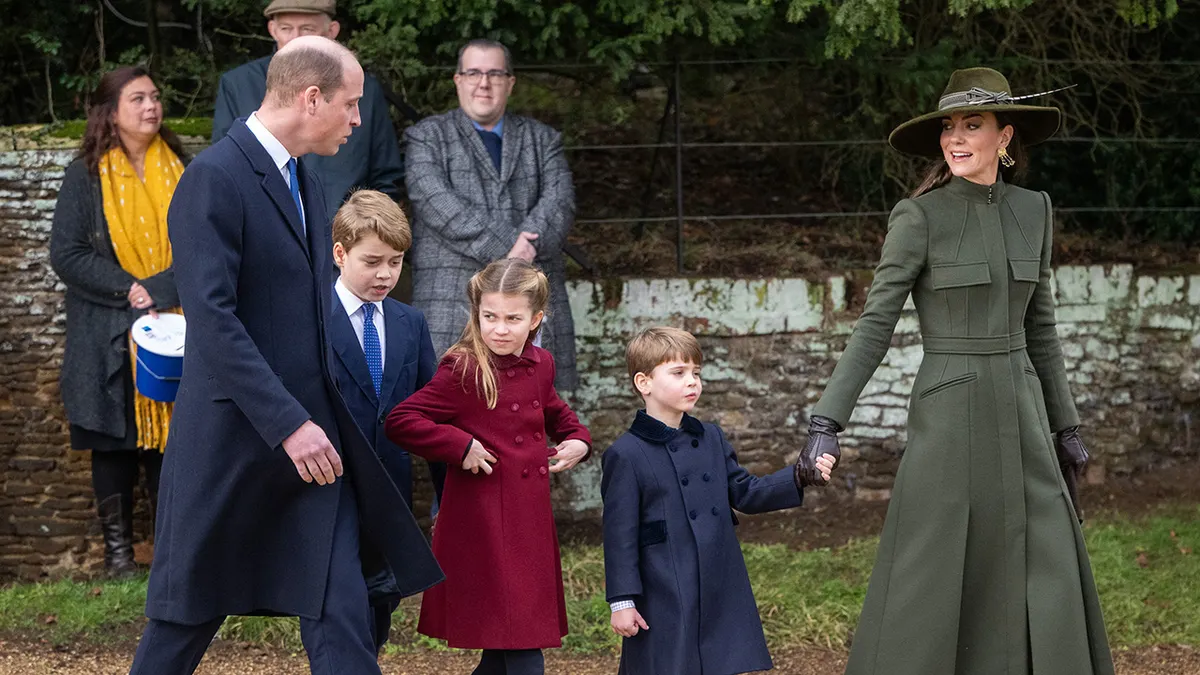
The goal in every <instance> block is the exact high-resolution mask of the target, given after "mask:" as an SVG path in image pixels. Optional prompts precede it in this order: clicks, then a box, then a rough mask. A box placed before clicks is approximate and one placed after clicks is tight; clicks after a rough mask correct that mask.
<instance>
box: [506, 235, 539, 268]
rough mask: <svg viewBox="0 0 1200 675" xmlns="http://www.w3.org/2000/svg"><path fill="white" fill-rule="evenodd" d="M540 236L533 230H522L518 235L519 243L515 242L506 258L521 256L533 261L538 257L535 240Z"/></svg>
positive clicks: (527, 260)
mask: <svg viewBox="0 0 1200 675" xmlns="http://www.w3.org/2000/svg"><path fill="white" fill-rule="evenodd" d="M537 238H538V236H537V235H536V234H534V233H533V232H522V233H521V234H519V235H517V243H515V244H513V247H512V249H510V250H509V252H508V255H506V256H504V257H506V258H521V259H522V260H525V261H526V262H533V259H534V258H536V257H537V249H536V248H534V247H533V240H534V239H537Z"/></svg>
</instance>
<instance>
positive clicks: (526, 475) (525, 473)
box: [521, 469, 529, 478]
mask: <svg viewBox="0 0 1200 675" xmlns="http://www.w3.org/2000/svg"><path fill="white" fill-rule="evenodd" d="M521 478H529V469H521Z"/></svg>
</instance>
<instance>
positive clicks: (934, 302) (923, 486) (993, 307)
mask: <svg viewBox="0 0 1200 675" xmlns="http://www.w3.org/2000/svg"><path fill="white" fill-rule="evenodd" d="M1010 91H1011V90H1010V89H1009V87H1008V81H1007V80H1006V79H1005V78H1004V76H1003V75H1001V74H1000V73H998V72H996V71H994V70H991V69H987V68H972V69H968V70H960V71H957V72H955V73H954V74H953V75H952V76H951V78H950V84H949V86H948V87H947V88H946V92H945V93H944V94H943V96H942V99H941V102H940V104H939V109H938V110H937V111H936V112H933V113H930V114H927V115H922V116H920V117H917V118H916V119H913V120H910V121H909V122H906V123H904V124H902V125H900V126H899V127H898V128H897V129H896V130H895V131H893V132H892V135H891V137H890V139H889V143H890V144H891V145H892V147H894V148H895V149H897V150H899V151H901V152H905V153H909V154H915V155H923V156H930V157H940V158H941V159H942V160H944V161H942V162H939V163H938V165H937V167H935V168H934V169H933V170H932V171H931V173H930V176H929V177H928V178H927V179H926V180H925V182H924V184H923V185H922V186H921V187H920V188H918V190H917V191H916V193H915V194H914V196H913V197H912V198H911V199H905V200H903V201H901V202H900V203H899V204H898V205H897V206H896V208H895V209H894V210H893V211H892V214H891V219H890V221H889V223H888V233H887V238H886V240H885V242H884V245H883V252H882V255H881V258H880V262H879V266H878V268H876V270H875V279H874V282H873V283H872V285H871V290H870V293H869V294H868V296H867V301H866V306H865V308H864V310H863V313H862V316H861V317H860V318H859V321H858V324H857V325H856V326H855V329H854V334H853V335H852V336H851V338H850V341H849V343H848V344H847V346H846V351H845V353H844V354H843V356H842V358H841V360H840V361H839V362H838V364H837V367H836V368H835V370H834V372H833V376H832V378H831V379H830V381H829V384H828V386H827V387H826V389H825V393H824V395H823V396H822V398H821V400H820V402H819V403H818V404H817V406H816V408H815V409H814V410H813V416H812V421H811V425H810V433H809V439H808V444H809V445H810V446H817V447H812V448H809V450H810V451H809V452H805V453H803V454H804V455H805V456H810V457H816V456H819V454H820V453H821V452H829V451H832V450H833V449H834V448H836V444H837V436H836V434H837V432H838V431H841V430H842V428H843V427H844V426H845V425H846V423H847V422H848V420H849V418H850V413H851V411H852V410H853V408H854V405H855V402H856V401H857V399H858V396H859V394H860V393H861V392H862V389H863V387H864V386H865V385H866V384H867V382H868V380H870V379H871V376H872V374H873V373H874V372H875V369H876V368H877V367H878V366H879V363H880V361H881V360H882V359H883V357H884V354H885V353H886V352H887V350H888V347H889V345H890V343H891V338H892V333H893V330H894V329H895V325H896V321H897V319H898V318H899V316H900V311H901V308H902V307H903V306H904V303H905V300H906V299H907V298H908V296H909V294H910V293H911V294H912V298H913V302H914V304H915V305H916V308H917V316H918V318H919V320H920V325H921V336H922V343H923V345H924V350H925V358H924V360H923V362H922V364H921V368H920V370H919V371H918V373H917V377H916V380H915V382H914V383H913V394H912V399H911V403H910V406H909V413H908V447H907V450H906V451H905V453H904V458H903V460H902V462H901V464H900V469H899V471H898V472H897V475H896V482H895V487H894V489H893V492H892V500H891V504H890V506H889V508H888V514H887V520H886V523H885V524H884V529H883V534H882V536H881V538H880V544H879V553H878V558H877V559H876V562H875V569H874V572H873V573H872V575H871V582H870V586H869V587H868V590H867V598H866V602H865V604H864V606H863V611H862V616H861V618H860V619H859V624H858V629H857V630H856V632H855V634H854V644H853V648H852V649H851V653H850V662H849V665H848V666H847V668H846V673H847V675H993V674H995V675H1000V674H1003V675H1028V674H1032V675H1112V673H1113V665H1112V657H1111V654H1110V652H1109V648H1108V639H1107V637H1106V635H1105V630H1104V620H1103V618H1102V616H1101V613H1100V603H1099V601H1098V598H1097V595H1096V586H1095V583H1094V582H1093V580H1092V571H1091V567H1090V565H1089V563H1088V555H1087V550H1086V549H1085V548H1084V542H1083V535H1082V533H1081V531H1080V528H1079V522H1078V521H1077V520H1076V514H1077V510H1076V508H1075V506H1074V505H1073V504H1072V494H1073V481H1074V480H1076V479H1077V478H1078V476H1079V472H1080V471H1082V469H1083V465H1084V463H1085V462H1086V461H1087V452H1086V450H1084V447H1083V444H1082V442H1081V441H1080V440H1079V436H1078V433H1077V431H1076V427H1077V426H1078V424H1079V418H1078V415H1077V414H1076V411H1075V404H1074V402H1073V400H1072V398H1071V392H1070V388H1069V386H1068V384H1067V376H1066V369H1065V367H1064V365H1063V359H1062V350H1061V348H1060V346H1059V341H1058V335H1057V333H1056V332H1055V325H1054V298H1053V294H1052V290H1051V287H1050V251H1051V245H1050V238H1051V232H1052V229H1053V226H1052V221H1051V208H1050V198H1049V197H1048V196H1047V195H1046V194H1045V193H1039V192H1033V191H1030V190H1026V189H1023V188H1019V187H1017V186H1015V185H1013V184H1011V183H1008V182H1006V181H1005V177H1011V176H1010V174H1012V173H1015V172H1016V170H1018V169H1020V168H1021V164H1022V162H1023V161H1024V147H1026V146H1029V145H1033V144H1035V143H1039V142H1041V141H1043V140H1045V139H1046V138H1048V137H1049V136H1050V135H1051V134H1053V133H1054V132H1055V131H1056V130H1057V129H1058V125H1059V111H1058V109H1056V108H1047V107H1038V106H1031V105H1023V104H1018V103H1016V102H1015V101H1014V99H1013V97H1012V96H1011V95H1010V93H1009V92H1010ZM939 133H940V136H939ZM1002 165H1003V166H1002ZM814 452H815V453H816V454H814ZM798 470H802V469H798ZM1068 483H1071V486H1072V489H1069V488H1068Z"/></svg>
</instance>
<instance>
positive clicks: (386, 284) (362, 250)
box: [329, 190, 446, 651]
mask: <svg viewBox="0 0 1200 675" xmlns="http://www.w3.org/2000/svg"><path fill="white" fill-rule="evenodd" d="M333 242H334V243H333V260H334V262H335V263H336V264H337V266H338V268H339V269H340V270H341V275H340V276H339V277H338V280H337V281H336V282H335V283H334V285H333V311H332V312H331V313H332V315H333V316H332V317H331V319H332V322H331V328H330V331H329V336H330V338H329V339H330V341H331V342H332V345H333V350H334V352H335V353H336V354H337V358H336V359H334V368H333V369H334V376H335V377H336V378H337V382H338V386H339V388H340V389H341V392H342V398H344V399H345V401H346V406H347V407H348V408H349V409H350V413H351V414H352V415H353V416H354V420H355V422H357V423H358V426H359V427H360V428H361V429H362V431H363V434H364V435H365V436H366V437H367V440H369V441H371V443H372V445H373V446H374V448H375V452H376V454H378V455H379V459H380V461H381V462H382V463H383V466H384V468H385V469H386V470H387V472H388V475H389V476H391V479H392V482H393V483H395V484H396V487H397V488H399V489H400V493H401V494H402V495H403V496H404V499H405V501H407V502H408V505H409V508H411V507H412V460H411V459H410V457H409V454H408V453H407V452H405V451H404V450H402V449H401V448H400V447H398V446H397V445H396V444H395V443H392V442H391V441H390V440H388V438H387V435H386V434H384V431H383V423H384V420H385V419H386V418H387V414H388V413H389V412H390V411H391V410H392V408H394V407H395V406H396V404H398V403H399V402H401V401H403V400H404V399H406V398H408V397H409V396H411V395H412V394H413V392H415V391H416V390H418V389H420V388H421V387H423V386H425V384H426V383H428V382H429V380H430V378H432V377H433V373H434V371H436V370H437V360H438V359H437V354H435V353H434V351H433V340H432V338H431V337H430V335H429V327H428V325H427V324H426V323H425V316H424V315H423V314H422V313H421V312H420V310H417V309H414V308H412V307H409V306H408V305H405V304H404V303H402V302H399V301H397V300H393V299H392V298H389V297H388V293H389V292H390V291H391V290H392V288H394V287H395V285H396V282H397V281H398V280H399V279H400V269H401V267H402V266H403V264H404V254H405V252H406V251H407V250H408V248H409V246H411V245H412V231H411V230H410V229H409V226H408V219H407V218H405V216H404V212H403V211H401V210H400V207H399V206H397V205H396V203H395V202H393V201H392V199H391V198H390V197H388V196H387V195H385V194H384V193H382V192H378V191H375V190H359V191H357V192H355V193H353V194H352V195H351V196H350V198H349V199H347V200H346V203H345V204H343V205H342V207H341V208H340V209H338V212H337V214H336V215H335V216H334V217H333ZM429 473H430V476H431V477H432V478H433V485H434V500H435V501H434V514H435V515H436V512H437V502H438V500H440V499H441V490H442V484H443V482H444V480H445V475H446V468H445V466H444V465H441V464H430V466H429ZM395 608H396V607H395V603H388V604H387V605H386V606H385V605H382V604H381V605H378V606H375V607H373V611H374V613H375V646H376V650H377V651H378V650H379V649H381V648H382V647H383V643H384V642H385V641H387V636H388V630H389V628H390V625H391V614H392V612H393V611H394V610H395Z"/></svg>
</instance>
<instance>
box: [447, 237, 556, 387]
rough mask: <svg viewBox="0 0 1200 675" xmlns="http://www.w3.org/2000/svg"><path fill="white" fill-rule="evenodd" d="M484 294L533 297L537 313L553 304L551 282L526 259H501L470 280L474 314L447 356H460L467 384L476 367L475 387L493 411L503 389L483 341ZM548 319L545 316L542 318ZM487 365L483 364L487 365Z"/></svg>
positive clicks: (459, 365)
mask: <svg viewBox="0 0 1200 675" xmlns="http://www.w3.org/2000/svg"><path fill="white" fill-rule="evenodd" d="M484 293H501V294H503V295H509V296H511V295H522V296H525V297H526V298H527V299H528V300H529V310H530V312H531V313H532V314H534V315H536V314H537V313H538V312H545V311H546V306H547V305H548V304H549V303H550V282H549V281H547V280H546V275H545V274H543V273H542V271H541V270H539V269H538V268H537V267H534V265H533V263H530V262H527V261H526V260H524V259H522V258H508V259H506V260H497V261H495V262H493V263H491V264H490V265H488V266H487V267H485V268H483V270H481V271H479V272H477V273H476V274H475V276H473V277H471V281H470V282H468V283H467V299H468V300H469V301H470V303H471V316H470V317H469V318H468V319H467V325H466V327H465V328H463V332H462V337H461V338H459V339H458V342H456V343H455V344H454V346H453V347H451V348H450V349H449V350H447V351H446V354H447V355H452V354H453V355H456V356H458V357H459V359H458V362H457V363H456V364H455V370H459V372H460V373H461V374H462V378H463V382H464V384H465V382H466V378H467V371H468V370H474V376H475V389H476V391H478V392H479V393H480V394H482V396H483V398H484V400H485V401H487V407H488V409H489V410H491V409H493V408H495V407H496V399H497V398H499V388H498V385H497V384H496V369H495V367H493V366H492V363H491V359H492V353H491V350H489V349H488V347H487V345H486V344H484V342H483V329H482V328H480V326H479V305H480V303H481V302H482V301H483V295H484ZM542 322H543V323H544V322H545V317H543V318H542ZM539 329H541V324H538V326H537V328H534V329H533V331H531V332H530V333H529V339H531V340H532V339H533V338H534V337H535V336H537V332H538V330H539ZM485 363H486V364H487V367H482V365H483V364H485Z"/></svg>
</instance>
